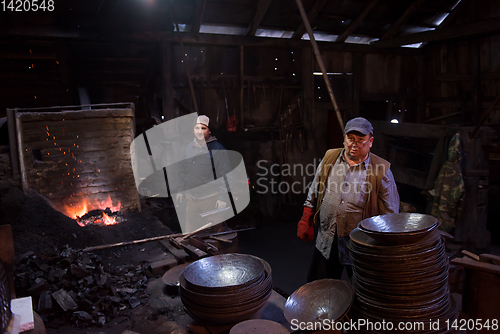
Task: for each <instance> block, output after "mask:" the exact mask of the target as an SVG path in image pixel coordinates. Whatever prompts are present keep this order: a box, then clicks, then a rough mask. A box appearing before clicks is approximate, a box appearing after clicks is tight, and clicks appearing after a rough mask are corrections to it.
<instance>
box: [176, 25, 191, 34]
mask: <svg viewBox="0 0 500 334" xmlns="http://www.w3.org/2000/svg"><path fill="white" fill-rule="evenodd" d="M178 26H179V32H185V31H191V26H188V25H187V24H180V23H179V24H178ZM174 31H177V25H174Z"/></svg>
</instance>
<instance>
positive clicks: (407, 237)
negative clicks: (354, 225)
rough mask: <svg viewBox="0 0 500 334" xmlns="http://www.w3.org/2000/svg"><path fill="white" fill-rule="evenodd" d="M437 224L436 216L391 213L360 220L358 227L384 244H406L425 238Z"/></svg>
mask: <svg viewBox="0 0 500 334" xmlns="http://www.w3.org/2000/svg"><path fill="white" fill-rule="evenodd" d="M438 226H439V221H438V220H437V218H435V217H433V216H430V215H424V214H420V213H391V214H387V215H382V216H375V217H371V218H367V219H364V220H362V221H361V222H360V223H359V224H358V228H359V229H360V230H362V231H363V232H365V233H367V234H369V235H370V236H371V237H372V238H373V239H375V240H377V241H378V242H380V243H381V244H386V245H406V244H412V243H416V242H418V241H419V240H422V239H423V238H425V237H426V236H427V235H429V233H430V232H431V231H433V230H434V229H435V228H436V227H438Z"/></svg>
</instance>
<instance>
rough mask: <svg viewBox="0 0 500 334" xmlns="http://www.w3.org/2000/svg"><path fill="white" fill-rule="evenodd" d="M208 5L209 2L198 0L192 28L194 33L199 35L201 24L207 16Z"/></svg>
mask: <svg viewBox="0 0 500 334" xmlns="http://www.w3.org/2000/svg"><path fill="white" fill-rule="evenodd" d="M206 4H207V0H196V10H195V12H194V16H193V25H192V27H191V32H192V33H195V34H197V33H199V32H200V27H201V22H202V21H203V15H204V14H205V5H206Z"/></svg>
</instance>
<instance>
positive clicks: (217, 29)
mask: <svg viewBox="0 0 500 334" xmlns="http://www.w3.org/2000/svg"><path fill="white" fill-rule="evenodd" d="M179 29H180V28H179ZM200 33H203V34H219V35H240V36H243V35H245V34H246V33H247V28H241V27H231V26H219V25H212V24H202V25H201V26H200Z"/></svg>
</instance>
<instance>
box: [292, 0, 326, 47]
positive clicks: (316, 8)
mask: <svg viewBox="0 0 500 334" xmlns="http://www.w3.org/2000/svg"><path fill="white" fill-rule="evenodd" d="M325 3H326V0H316V2H315V3H314V4H313V6H312V8H311V10H310V11H309V14H307V19H308V20H309V22H314V21H315V20H316V17H318V14H319V12H320V11H321V9H322V8H323V6H324V5H325ZM305 32H306V27H305V25H304V22H302V23H301V24H300V26H299V27H298V28H297V30H295V32H294V33H293V35H292V39H301V38H302V36H303V35H304V33H305Z"/></svg>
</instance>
